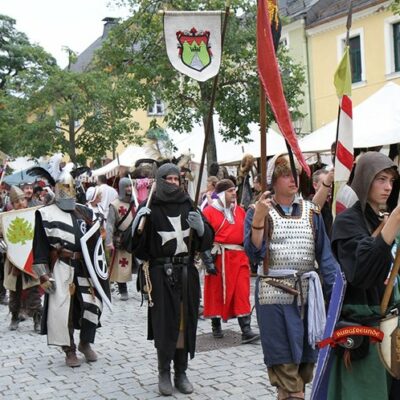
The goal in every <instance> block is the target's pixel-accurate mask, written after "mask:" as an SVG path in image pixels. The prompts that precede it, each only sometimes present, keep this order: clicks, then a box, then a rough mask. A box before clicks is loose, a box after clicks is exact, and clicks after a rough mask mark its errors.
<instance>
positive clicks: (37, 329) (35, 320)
mask: <svg viewBox="0 0 400 400" xmlns="http://www.w3.org/2000/svg"><path fill="white" fill-rule="evenodd" d="M41 319H42V314H41V312H40V311H35V312H34V314H33V330H34V331H35V332H36V333H40V330H41V329H40V321H41Z"/></svg>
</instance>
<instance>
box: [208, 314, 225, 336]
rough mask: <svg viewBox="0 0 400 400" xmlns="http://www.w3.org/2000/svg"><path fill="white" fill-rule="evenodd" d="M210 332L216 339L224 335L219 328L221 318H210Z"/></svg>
mask: <svg viewBox="0 0 400 400" xmlns="http://www.w3.org/2000/svg"><path fill="white" fill-rule="evenodd" d="M211 328H212V334H213V336H214V337H215V338H216V339H221V338H223V337H224V334H223V333H222V329H221V318H211Z"/></svg>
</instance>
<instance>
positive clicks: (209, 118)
mask: <svg viewBox="0 0 400 400" xmlns="http://www.w3.org/2000/svg"><path fill="white" fill-rule="evenodd" d="M230 4H231V2H230V0H227V2H226V6H225V16H224V24H223V28H222V33H221V54H223V50H224V42H225V35H226V29H227V26H228V17H229V13H230V8H231V6H230ZM218 77H219V73H218V74H217V75H215V77H214V81H213V87H212V92H211V100H210V108H209V110H208V116H207V122H206V126H205V128H206V129H205V134H204V142H203V153H202V155H201V161H200V170H199V176H198V180H197V186H196V194H195V197H194V204H198V202H199V197H200V189H201V181H202V179H203V169H204V164H205V158H206V153H207V145H208V141H209V139H210V131H211V124H212V122H213V115H214V104H215V96H216V93H217V86H218Z"/></svg>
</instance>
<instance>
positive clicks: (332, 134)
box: [299, 82, 400, 153]
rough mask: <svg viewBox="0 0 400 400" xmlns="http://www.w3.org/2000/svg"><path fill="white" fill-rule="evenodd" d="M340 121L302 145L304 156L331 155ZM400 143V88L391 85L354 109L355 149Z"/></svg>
mask: <svg viewBox="0 0 400 400" xmlns="http://www.w3.org/2000/svg"><path fill="white" fill-rule="evenodd" d="M336 125H337V120H336V119H335V120H334V121H332V122H330V123H329V124H326V125H325V126H323V127H321V128H319V129H317V130H316V131H314V132H312V133H311V134H309V135H307V136H305V137H304V138H303V139H301V140H300V141H299V145H300V148H301V150H302V151H303V153H307V152H321V151H329V150H330V148H331V145H332V143H333V142H334V141H335V140H336ZM399 142H400V86H399V85H397V84H395V83H393V82H389V83H387V84H386V85H385V86H383V87H382V88H381V89H379V90H378V91H377V92H375V93H374V94H373V95H371V96H370V97H368V98H367V99H366V100H364V101H363V102H362V103H361V104H359V105H358V106H357V107H354V109H353V145H354V147H355V148H360V147H375V146H384V145H389V144H392V143H399Z"/></svg>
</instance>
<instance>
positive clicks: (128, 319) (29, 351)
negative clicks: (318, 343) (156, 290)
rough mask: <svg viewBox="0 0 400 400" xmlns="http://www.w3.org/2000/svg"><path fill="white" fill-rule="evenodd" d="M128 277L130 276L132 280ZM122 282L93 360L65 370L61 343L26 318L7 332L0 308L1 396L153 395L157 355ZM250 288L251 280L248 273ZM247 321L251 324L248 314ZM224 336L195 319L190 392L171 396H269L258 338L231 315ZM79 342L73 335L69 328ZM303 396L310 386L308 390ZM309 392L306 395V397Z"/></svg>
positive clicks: (240, 399) (203, 399)
mask: <svg viewBox="0 0 400 400" xmlns="http://www.w3.org/2000/svg"><path fill="white" fill-rule="evenodd" d="M133 282H135V279H134V281H133ZM133 282H130V283H128V287H129V295H130V298H129V300H128V301H126V302H122V301H119V299H118V296H117V295H116V294H115V293H113V302H114V304H113V306H114V312H113V313H110V312H109V311H108V310H107V309H105V310H104V312H103V316H102V327H101V328H100V329H98V331H97V334H96V340H95V344H94V349H95V350H96V352H97V353H98V355H99V360H98V361H97V362H95V363H86V362H85V361H84V360H83V357H82V355H81V354H80V353H78V356H79V357H80V358H81V359H82V360H83V364H82V366H81V367H79V368H74V369H72V368H68V367H67V366H66V365H65V360H64V358H65V355H64V353H63V352H62V351H61V349H60V348H58V347H54V346H51V347H50V346H47V342H46V337H45V336H40V335H37V334H35V333H33V332H32V322H31V320H29V321H26V322H23V323H21V324H20V328H19V329H18V330H17V331H9V330H8V325H9V323H10V321H9V319H10V317H9V315H8V308H7V307H4V306H0V337H1V346H0V393H1V395H0V397H1V398H4V399H7V400H14V399H16V400H25V399H29V400H38V399H41V400H47V399H50V400H53V399H54V400H56V399H57V400H77V399H91V400H125V399H130V400H147V399H148V400H151V399H162V398H163V397H162V396H160V395H159V393H158V382H157V374H158V373H157V356H156V351H155V349H154V344H153V342H151V341H148V340H146V336H147V308H146V307H140V301H141V300H140V296H139V295H138V294H137V293H136V291H135V290H134V283H133ZM252 284H253V286H254V279H252ZM252 322H253V323H252V326H253V327H254V328H255V329H257V327H256V320H255V318H253V321H252ZM223 330H224V333H225V337H224V338H223V339H220V340H215V339H214V338H213V337H212V335H211V328H210V321H209V320H201V319H200V320H199V325H198V335H199V341H198V343H199V346H200V347H199V348H200V349H201V350H202V351H201V352H198V353H196V357H195V358H194V359H193V360H190V361H189V368H188V371H187V373H188V377H189V379H190V380H191V382H192V383H193V385H194V393H193V394H191V395H183V394H182V393H179V392H178V391H177V390H176V389H174V393H173V395H172V396H171V397H170V398H171V399H178V400H183V399H185V400H187V399H189V400H211V399H212V400H226V399H229V400H253V399H254V400H255V399H260V398H262V399H263V400H275V399H276V394H275V389H274V388H272V387H271V386H270V385H269V382H268V375H267V371H266V367H265V365H264V363H263V355H262V349H261V346H260V344H255V345H241V344H240V334H241V332H240V328H239V326H238V323H237V320H236V319H234V320H232V321H228V322H227V323H224V324H223ZM75 340H76V342H77V343H78V341H79V335H78V333H76V334H75ZM307 391H308V395H309V388H308V389H307ZM307 398H309V397H307Z"/></svg>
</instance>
